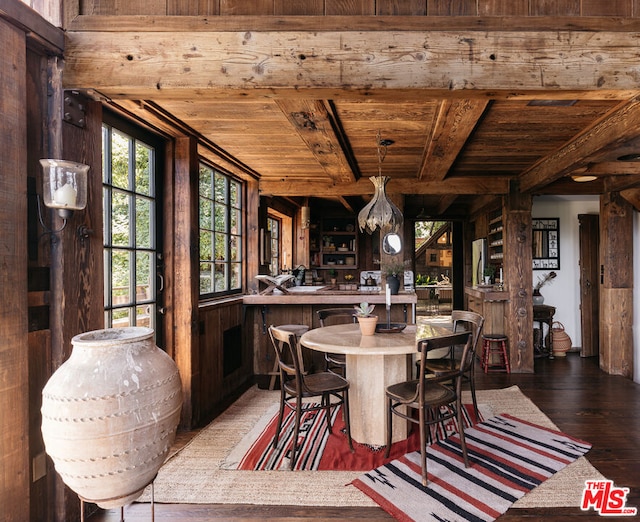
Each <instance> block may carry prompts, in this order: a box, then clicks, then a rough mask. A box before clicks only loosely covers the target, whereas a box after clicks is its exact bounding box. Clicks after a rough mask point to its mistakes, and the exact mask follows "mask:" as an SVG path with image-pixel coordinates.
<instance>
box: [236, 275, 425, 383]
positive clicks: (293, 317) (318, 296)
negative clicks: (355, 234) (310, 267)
mask: <svg viewBox="0 0 640 522" xmlns="http://www.w3.org/2000/svg"><path fill="white" fill-rule="evenodd" d="M364 301H366V302H367V303H370V304H374V305H375V309H374V310H373V313H374V314H375V315H377V316H378V317H379V318H381V319H383V320H386V316H387V314H386V306H385V304H386V296H385V293H384V291H383V292H379V291H375V292H371V291H357V290H340V289H339V287H337V286H335V287H332V286H330V285H329V286H326V287H324V288H322V289H317V290H312V291H305V290H298V291H296V292H295V293H289V294H279V293H275V292H274V293H271V294H251V295H245V296H244V297H243V298H242V303H243V309H244V312H243V313H244V316H245V320H244V334H243V336H244V339H245V340H246V342H248V343H249V344H250V345H252V347H253V368H254V374H255V377H256V381H257V383H258V385H259V386H260V387H265V386H268V385H269V382H270V380H271V376H272V375H273V372H274V371H275V370H274V355H275V354H274V353H273V347H272V346H271V342H270V340H269V335H268V328H269V326H271V325H275V326H278V325H286V324H299V325H307V326H309V328H318V327H319V326H320V323H319V320H318V314H317V311H318V310H321V309H323V308H342V307H344V308H352V307H353V305H357V304H360V303H362V302H364ZM416 303H417V297H416V294H415V292H408V291H403V292H399V293H398V294H397V295H392V296H391V318H390V320H391V321H392V322H395V323H399V322H403V323H409V324H413V323H415V320H416ZM306 352H307V353H305V359H306V360H305V365H306V364H310V365H311V367H312V368H320V369H322V368H324V357H322V356H321V357H320V358H319V359H318V360H315V359H314V357H316V356H317V355H318V354H317V353H315V354H313V353H309V351H306ZM320 355H321V354H320Z"/></svg>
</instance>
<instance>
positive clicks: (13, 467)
mask: <svg viewBox="0 0 640 522" xmlns="http://www.w3.org/2000/svg"><path fill="white" fill-rule="evenodd" d="M0 46H1V47H2V49H3V50H4V52H3V53H2V57H0V78H2V86H3V87H2V89H3V90H2V117H1V118H0V171H1V172H2V175H0V266H2V270H0V297H1V298H2V303H4V304H5V306H3V307H2V308H1V309H0V331H1V332H2V342H1V343H0V383H2V385H1V386H0V447H1V448H2V451H0V469H2V488H0V506H2V508H0V509H2V513H3V515H2V518H3V520H5V521H7V522H13V521H15V522H19V521H25V520H29V502H28V500H27V498H28V497H27V496H28V494H29V481H30V474H29V469H30V464H29V444H27V443H25V442H26V441H25V437H26V436H27V434H28V433H29V404H28V398H29V383H28V378H29V375H28V363H29V360H28V357H29V349H28V339H27V316H28V313H27V264H26V259H27V243H26V239H27V220H26V205H27V169H26V165H27V125H26V118H25V113H24V109H25V106H26V105H27V99H26V85H25V80H26V74H25V71H26V40H25V34H24V32H23V31H20V30H18V29H16V28H15V27H14V26H12V25H10V24H9V23H7V22H6V21H5V20H3V19H0Z"/></svg>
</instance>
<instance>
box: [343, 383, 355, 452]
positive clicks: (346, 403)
mask: <svg viewBox="0 0 640 522" xmlns="http://www.w3.org/2000/svg"><path fill="white" fill-rule="evenodd" d="M342 400H343V405H344V408H343V410H344V425H345V427H346V428H347V440H348V441H349V449H350V450H351V451H353V441H352V440H351V424H350V423H349V390H344V391H343V392H342Z"/></svg>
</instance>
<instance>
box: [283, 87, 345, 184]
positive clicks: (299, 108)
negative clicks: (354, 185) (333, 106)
mask: <svg viewBox="0 0 640 522" xmlns="http://www.w3.org/2000/svg"><path fill="white" fill-rule="evenodd" d="M276 103H277V104H278V107H280V110H281V111H282V112H283V114H284V115H285V116H286V117H287V119H288V120H289V122H290V123H291V125H292V127H293V129H294V130H295V131H296V132H297V133H298V136H300V139H301V140H302V141H303V142H304V143H305V144H306V146H307V148H308V149H309V150H310V151H311V153H312V154H313V156H314V157H315V158H316V160H317V161H318V164H319V165H320V166H321V167H322V168H323V169H324V171H325V172H326V173H327V175H328V176H329V177H330V178H331V179H332V180H333V181H334V182H335V183H348V182H350V181H355V180H356V179H357V178H356V175H355V173H354V172H352V170H351V165H352V164H354V163H355V160H354V159H353V158H351V161H350V160H349V159H348V158H347V157H346V154H345V151H344V150H343V148H342V144H343V143H344V142H345V140H346V138H345V137H344V136H339V135H338V134H337V133H338V132H340V126H339V125H337V124H336V122H335V117H334V116H333V115H331V114H330V113H329V111H328V110H327V107H326V105H325V103H324V102H323V101H322V100H300V99H294V100H291V99H289V100H283V99H280V100H277V102H276Z"/></svg>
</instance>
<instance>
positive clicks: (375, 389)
mask: <svg viewBox="0 0 640 522" xmlns="http://www.w3.org/2000/svg"><path fill="white" fill-rule="evenodd" d="M407 375H411V373H410V357H409V356H407V355H368V356H366V357H362V356H357V355H349V354H347V379H348V380H349V382H350V383H351V386H350V388H349V406H350V412H351V415H350V416H349V418H350V421H351V437H352V438H353V440H355V441H357V442H360V443H363V444H370V445H373V446H384V445H385V444H386V442H387V420H386V419H387V411H386V408H387V401H386V395H385V390H386V388H387V386H389V385H391V384H395V383H397V382H402V381H406V380H407ZM407 424H408V423H407V422H406V421H405V420H403V419H401V418H399V417H397V416H396V417H395V418H394V419H393V433H392V439H391V440H392V442H398V441H400V440H404V439H406V438H407V434H408V428H407Z"/></svg>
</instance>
